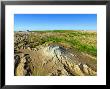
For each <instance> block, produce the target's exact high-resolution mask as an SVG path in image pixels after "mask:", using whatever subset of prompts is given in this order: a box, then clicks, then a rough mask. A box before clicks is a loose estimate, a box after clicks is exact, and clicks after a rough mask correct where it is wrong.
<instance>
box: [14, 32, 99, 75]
mask: <svg viewBox="0 0 110 89" xmlns="http://www.w3.org/2000/svg"><path fill="white" fill-rule="evenodd" d="M28 36H29V33H23V32H22V33H15V36H14V37H15V38H14V45H15V48H14V66H15V67H14V74H15V76H95V75H97V62H96V59H95V58H94V57H92V56H91V55H88V54H85V53H82V52H77V51H76V50H74V49H69V48H67V47H65V46H64V45H61V44H57V43H56V44H45V45H44V44H42V45H38V46H36V47H30V45H29V44H28V43H27V39H29V38H28Z"/></svg>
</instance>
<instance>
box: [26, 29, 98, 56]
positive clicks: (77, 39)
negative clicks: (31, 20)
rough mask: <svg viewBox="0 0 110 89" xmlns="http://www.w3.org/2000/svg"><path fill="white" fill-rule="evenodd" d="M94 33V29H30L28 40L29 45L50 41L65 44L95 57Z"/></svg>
mask: <svg viewBox="0 0 110 89" xmlns="http://www.w3.org/2000/svg"><path fill="white" fill-rule="evenodd" d="M96 35H97V33H96V32H95V31H94V32H93V31H71V30H66V31H65V30H53V31H32V32H31V35H30V37H29V41H28V42H29V44H30V45H31V47H36V46H38V45H42V44H51V43H58V44H65V45H66V46H67V47H70V48H74V49H76V50H78V51H80V52H84V53H87V54H90V55H92V56H95V57H96V56H97V46H96V42H97V40H96V39H97V38H96Z"/></svg>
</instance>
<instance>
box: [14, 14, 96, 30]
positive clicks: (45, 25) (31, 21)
mask: <svg viewBox="0 0 110 89" xmlns="http://www.w3.org/2000/svg"><path fill="white" fill-rule="evenodd" d="M26 30H30V31H31V30H97V15H96V14H15V15H14V31H26Z"/></svg>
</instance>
